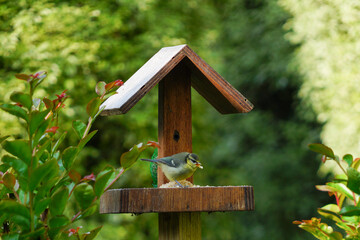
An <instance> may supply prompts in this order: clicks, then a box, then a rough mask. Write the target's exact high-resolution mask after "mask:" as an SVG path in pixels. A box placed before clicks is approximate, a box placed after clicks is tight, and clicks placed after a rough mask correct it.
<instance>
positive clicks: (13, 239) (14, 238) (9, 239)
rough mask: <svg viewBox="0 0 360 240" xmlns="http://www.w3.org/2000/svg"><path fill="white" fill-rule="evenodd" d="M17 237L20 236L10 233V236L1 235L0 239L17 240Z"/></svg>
mask: <svg viewBox="0 0 360 240" xmlns="http://www.w3.org/2000/svg"><path fill="white" fill-rule="evenodd" d="M19 236H20V234H19V233H11V234H7V235H2V236H1V239H2V240H18V239H19Z"/></svg>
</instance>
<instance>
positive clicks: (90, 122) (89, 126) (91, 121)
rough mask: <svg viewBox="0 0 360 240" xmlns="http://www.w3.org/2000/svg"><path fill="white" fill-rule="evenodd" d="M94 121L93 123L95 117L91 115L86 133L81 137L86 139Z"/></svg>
mask: <svg viewBox="0 0 360 240" xmlns="http://www.w3.org/2000/svg"><path fill="white" fill-rule="evenodd" d="M92 123H93V119H92V117H89V120H88V124H87V126H86V129H85V132H84V135H83V136H82V138H81V139H84V138H85V137H86V135H87V134H88V133H89V131H90V128H91V125H92Z"/></svg>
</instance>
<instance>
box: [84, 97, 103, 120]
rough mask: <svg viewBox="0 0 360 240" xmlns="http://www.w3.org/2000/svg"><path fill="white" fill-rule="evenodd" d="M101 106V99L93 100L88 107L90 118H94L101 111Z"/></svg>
mask: <svg viewBox="0 0 360 240" xmlns="http://www.w3.org/2000/svg"><path fill="white" fill-rule="evenodd" d="M100 105H101V99H100V98H99V97H96V98H93V99H91V100H90V102H89V103H88V104H87V106H86V112H87V114H88V115H89V116H90V117H94V116H95V115H96V113H97V112H98V111H99V107H100Z"/></svg>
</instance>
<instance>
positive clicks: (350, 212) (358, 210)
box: [339, 206, 360, 216]
mask: <svg viewBox="0 0 360 240" xmlns="http://www.w3.org/2000/svg"><path fill="white" fill-rule="evenodd" d="M339 214H340V215H343V216H360V207H356V206H346V207H343V208H342V209H341V211H340V212H339Z"/></svg>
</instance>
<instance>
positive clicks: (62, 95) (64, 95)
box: [55, 89, 67, 102]
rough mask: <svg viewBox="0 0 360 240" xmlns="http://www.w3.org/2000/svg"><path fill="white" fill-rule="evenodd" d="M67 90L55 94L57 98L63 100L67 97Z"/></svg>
mask: <svg viewBox="0 0 360 240" xmlns="http://www.w3.org/2000/svg"><path fill="white" fill-rule="evenodd" d="M66 92H67V89H65V90H64V91H63V92H62V93H61V94H60V95H58V94H55V95H56V96H57V100H59V101H60V102H61V101H63V100H62V99H64V98H66V97H67V95H66Z"/></svg>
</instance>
